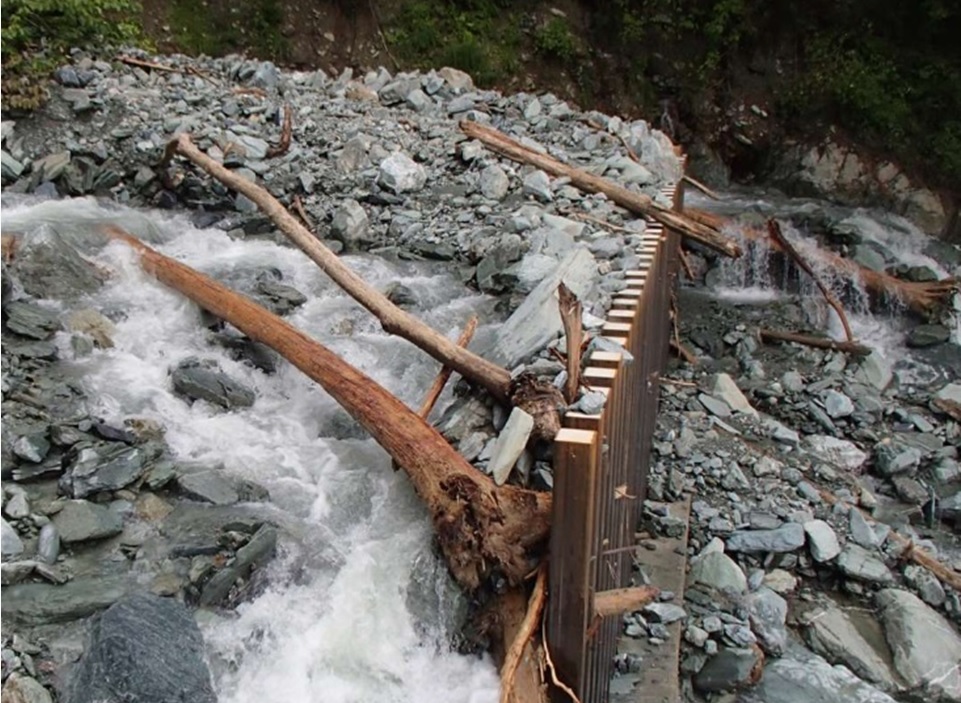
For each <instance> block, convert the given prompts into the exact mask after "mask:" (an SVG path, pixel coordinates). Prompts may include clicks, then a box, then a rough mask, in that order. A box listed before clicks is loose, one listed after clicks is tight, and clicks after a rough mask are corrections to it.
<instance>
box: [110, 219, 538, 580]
mask: <svg viewBox="0 0 961 703" xmlns="http://www.w3.org/2000/svg"><path fill="white" fill-rule="evenodd" d="M106 231H107V234H108V235H109V236H110V237H111V238H112V239H115V240H118V241H122V242H124V243H126V244H127V245H129V246H130V247H132V248H133V249H135V250H136V251H137V252H138V253H139V254H140V264H141V266H142V267H143V268H144V270H145V271H147V272H148V273H150V274H151V275H153V276H154V277H156V278H157V280H159V281H160V282H162V283H164V284H166V285H168V286H170V287H171V288H174V289H175V290H177V291H179V292H181V293H183V294H184V295H186V296H187V297H188V298H190V299H191V300H193V301H194V302H195V303H197V304H198V305H200V306H201V307H202V308H204V309H205V310H207V311H209V312H211V313H212V314H214V315H216V316H217V317H220V318H222V319H223V320H226V321H227V322H229V323H230V324H232V325H233V326H234V327H236V328H237V329H239V330H240V331H242V332H244V333H245V334H246V335H247V336H249V337H250V338H251V339H254V340H256V341H259V342H263V343H264V344H266V345H268V346H269V347H271V348H272V349H274V350H276V351H277V352H278V353H279V354H280V355H281V356H283V357H284V358H285V359H287V360H288V361H290V363H292V364H293V365H294V366H296V367H297V368H298V369H300V370H301V371H303V372H304V373H305V374H306V375H307V376H308V377H310V378H311V379H312V380H314V381H316V382H317V383H319V384H320V385H321V386H322V387H323V388H324V390H326V391H327V392H328V393H329V394H330V395H331V396H332V397H333V398H334V400H336V401H337V402H338V403H339V404H340V405H341V406H342V407H343V408H344V409H345V410H347V412H348V413H350V415H351V416H352V417H353V418H354V419H355V420H357V422H359V423H360V424H361V425H363V426H364V428H365V429H366V430H367V431H368V432H369V433H370V434H371V436H373V438H374V439H375V440H376V441H377V443H378V444H380V445H381V446H382V447H384V449H386V450H387V452H388V453H389V454H390V455H391V456H392V457H393V459H394V460H395V461H396V462H397V463H398V464H399V465H400V466H401V467H402V468H403V469H404V470H405V471H406V473H407V475H408V476H409V477H410V480H411V483H412V484H413V485H414V488H415V490H416V491H417V493H418V495H420V497H421V498H422V499H423V501H424V503H425V504H426V506H427V509H428V510H429V512H430V514H431V517H432V519H433V524H434V530H435V532H436V535H437V539H438V542H439V545H440V548H441V551H442V552H443V554H444V557H445V558H446V560H447V564H448V567H449V568H450V571H451V573H452V575H453V576H454V578H455V579H456V580H457V582H458V583H459V584H460V585H461V586H463V587H464V588H466V589H468V590H474V589H476V588H477V587H478V586H479V585H480V583H481V581H482V580H483V579H484V578H485V577H486V576H487V575H488V574H489V573H490V572H491V571H492V570H497V571H499V572H501V573H502V574H503V575H504V576H505V578H507V579H508V580H509V581H510V582H511V583H513V584H517V583H520V582H521V581H522V580H523V578H524V576H525V575H526V574H527V573H529V571H530V569H531V561H530V559H529V552H531V551H532V550H534V549H535V548H537V547H538V546H539V545H541V544H542V543H543V542H544V540H545V538H546V537H547V534H548V531H549V526H550V514H551V496H550V495H549V494H547V493H539V492H535V491H529V490H524V489H521V488H517V487H514V486H496V485H495V484H494V481H493V480H492V479H491V478H490V477H488V476H486V475H485V474H483V473H481V472H480V471H477V470H476V469H475V468H474V467H473V466H471V465H470V464H469V463H468V462H467V461H466V460H465V459H464V458H463V457H462V456H461V455H460V454H458V453H457V452H456V451H454V449H453V448H452V447H451V446H450V445H449V444H447V442H446V441H445V440H444V438H443V437H441V436H440V434H439V433H438V432H437V431H436V430H435V429H434V428H433V427H431V426H430V425H428V424H427V423H426V422H425V421H424V420H423V419H422V418H421V417H419V416H418V415H417V414H416V413H415V412H414V411H412V410H411V409H409V408H408V407H407V406H406V405H404V404H403V403H402V402H401V401H400V400H398V399H397V398H396V397H394V396H393V395H391V394H390V393H388V392H387V391H386V390H385V389H384V388H382V387H381V386H380V385H378V384H377V383H376V382H375V381H374V380H373V379H371V378H369V377H368V376H366V375H364V374H363V373H361V372H360V371H358V370H357V369H355V368H354V367H353V366H351V365H350V364H348V363H346V362H345V361H343V360H342V359H340V358H339V357H338V356H337V355H336V354H334V353H333V352H331V351H330V350H328V349H327V348H326V347H324V346H323V345H321V344H319V343H318V342H316V341H314V340H313V339H311V338H309V337H308V336H307V335H305V334H304V333H303V332H301V331H300V330H298V329H296V328H295V327H293V326H292V325H290V324H289V323H288V322H286V321H285V320H283V319H281V318H280V317H278V316H276V315H273V314H272V313H270V312H268V311H267V310H265V309H264V308H262V307H260V306H259V305H257V304H255V303H253V302H251V301H250V300H249V299H247V298H245V297H244V296H242V295H240V294H239V293H236V292H234V291H232V290H230V289H228V288H227V287H225V286H223V285H221V284H220V283H217V282H216V281H214V280H212V279H210V278H208V277H207V276H204V275H203V274H201V273H199V272H197V271H195V270H193V269H192V268H190V267H189V266H186V265H184V264H182V263H180V262H178V261H175V260H173V259H170V258H168V257H166V256H164V255H162V254H160V253H159V252H156V251H154V250H153V249H151V248H150V247H148V246H147V245H146V244H144V243H143V242H141V241H139V240H138V239H136V238H134V237H132V236H131V235H129V234H128V233H126V232H124V231H123V230H120V229H118V228H115V227H111V228H108V229H107V230H106Z"/></svg>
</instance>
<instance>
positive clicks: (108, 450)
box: [62, 442, 151, 498]
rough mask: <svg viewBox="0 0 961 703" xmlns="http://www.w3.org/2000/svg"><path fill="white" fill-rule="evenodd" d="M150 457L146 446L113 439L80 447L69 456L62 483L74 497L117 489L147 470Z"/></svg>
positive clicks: (83, 496)
mask: <svg viewBox="0 0 961 703" xmlns="http://www.w3.org/2000/svg"><path fill="white" fill-rule="evenodd" d="M150 458H151V455H150V453H149V452H148V449H147V448H146V447H144V446H141V445H138V446H127V445H126V444H121V443H119V442H116V443H109V444H96V445H93V446H87V447H82V448H80V449H79V450H75V451H73V452H72V453H71V454H69V455H68V463H67V465H66V467H67V470H66V473H65V474H64V476H63V479H62V485H63V486H65V487H66V488H67V489H68V490H69V492H70V495H72V496H73V497H74V498H85V497H87V496H89V495H91V494H93V493H99V492H100V491H116V490H119V489H121V488H123V487H125V486H128V485H130V484H131V483H133V482H134V481H136V480H137V479H138V478H140V477H141V476H143V475H144V474H145V473H147V469H148V468H149V466H148V463H147V462H148V460H149V459H150Z"/></svg>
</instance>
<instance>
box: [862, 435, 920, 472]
mask: <svg viewBox="0 0 961 703" xmlns="http://www.w3.org/2000/svg"><path fill="white" fill-rule="evenodd" d="M921 458H922V457H921V450H919V449H918V448H917V447H909V446H906V445H905V444H904V443H902V442H899V441H892V440H885V441H883V442H879V443H878V444H877V445H876V446H875V447H874V465H875V467H876V468H877V469H878V473H880V474H881V475H882V476H894V475H895V474H902V473H907V472H913V471H914V470H915V469H917V468H918V466H919V465H920V464H921Z"/></svg>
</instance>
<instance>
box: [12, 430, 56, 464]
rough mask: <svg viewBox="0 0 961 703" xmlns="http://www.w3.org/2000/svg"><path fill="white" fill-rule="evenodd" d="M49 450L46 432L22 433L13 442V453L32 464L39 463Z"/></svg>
mask: <svg viewBox="0 0 961 703" xmlns="http://www.w3.org/2000/svg"><path fill="white" fill-rule="evenodd" d="M49 451H50V442H49V441H48V440H47V433H46V432H34V433H33V434H28V435H23V436H22V437H20V438H18V439H17V441H16V442H14V443H13V453H14V454H15V455H16V456H17V457H18V458H20V459H23V460H24V461H29V462H31V463H33V464H39V463H40V462H42V461H43V460H44V459H46V458H47V452H49Z"/></svg>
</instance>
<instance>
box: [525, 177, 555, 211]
mask: <svg viewBox="0 0 961 703" xmlns="http://www.w3.org/2000/svg"><path fill="white" fill-rule="evenodd" d="M523 192H524V195H529V196H532V197H534V198H536V199H537V200H539V201H541V202H543V203H549V202H551V201H552V200H553V199H554V194H553V192H552V191H551V179H550V177H549V176H548V175H547V174H546V173H544V172H543V171H541V170H540V169H538V170H537V171H532V172H531V173H528V174H527V175H526V176H524V180H523Z"/></svg>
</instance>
